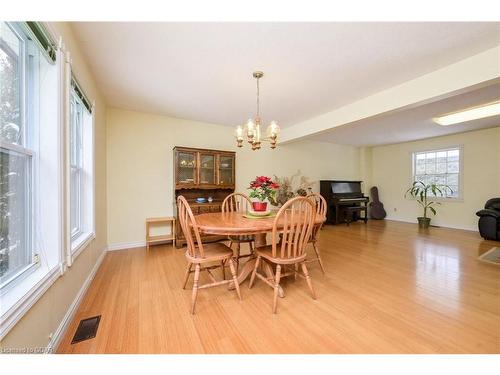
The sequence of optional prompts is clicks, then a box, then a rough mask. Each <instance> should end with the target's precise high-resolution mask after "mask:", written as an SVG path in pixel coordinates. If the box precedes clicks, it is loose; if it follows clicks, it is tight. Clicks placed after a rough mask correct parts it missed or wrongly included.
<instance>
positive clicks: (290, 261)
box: [249, 197, 316, 313]
mask: <svg viewBox="0 0 500 375" xmlns="http://www.w3.org/2000/svg"><path fill="white" fill-rule="evenodd" d="M315 218H316V208H315V206H314V204H313V202H312V200H311V199H309V198H307V197H297V198H293V199H290V200H289V201H288V202H286V203H285V204H284V205H283V207H281V209H280V210H279V211H278V214H277V215H276V218H275V219H274V225H273V231H272V244H271V245H268V246H264V247H258V248H256V249H255V252H256V253H257V261H256V262H255V267H254V270H253V272H252V277H251V278H250V284H249V288H251V287H252V286H253V283H254V281H255V277H256V276H257V277H258V278H259V279H261V280H262V281H264V282H265V283H267V284H268V285H270V286H271V287H272V288H274V298H273V313H276V310H277V307H278V292H279V285H280V280H281V278H282V277H285V276H291V275H296V274H297V273H298V271H297V270H296V269H295V265H300V266H301V267H302V273H303V274H299V275H300V276H303V277H304V278H305V279H306V281H307V285H308V287H309V290H310V291H311V295H312V297H313V299H316V294H315V292H314V289H313V286H312V282H311V277H310V276H309V272H308V271H307V266H306V262H305V260H306V256H307V253H306V251H305V250H306V245H307V243H308V242H309V238H310V236H311V233H312V231H313V228H314V221H315ZM280 227H281V228H282V229H279V228H280ZM280 233H282V238H281V239H280V236H279V235H280ZM262 260H263V261H267V262H269V263H272V264H275V265H276V274H275V276H274V279H273V278H272V277H271V278H267V277H266V276H264V275H261V274H260V273H259V272H258V267H259V264H260V262H261V261H262ZM282 267H283V268H284V271H285V272H283V273H282V272H281V269H282ZM287 267H290V268H291V271H290V272H286V268H287Z"/></svg>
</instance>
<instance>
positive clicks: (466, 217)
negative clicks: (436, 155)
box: [371, 127, 500, 230]
mask: <svg viewBox="0 0 500 375" xmlns="http://www.w3.org/2000/svg"><path fill="white" fill-rule="evenodd" d="M456 145H462V146H463V200H462V201H457V202H443V204H442V205H441V206H439V207H438V214H437V216H435V217H433V218H432V221H433V222H434V224H436V225H442V226H449V227H454V228H462V229H471V230H477V217H476V215H475V213H476V211H477V210H479V209H480V208H482V207H483V205H484V203H485V201H486V200H487V199H489V198H492V197H494V196H496V197H498V196H500V127H497V128H492V129H485V130H478V131H474V132H467V133H461V134H454V135H450V136H444V137H437V138H430V139H426V140H422V141H416V142H406V143H399V144H395V145H389V146H381V147H374V148H373V149H372V168H371V170H372V182H373V184H374V185H377V186H378V188H379V193H380V200H381V201H382V203H384V206H385V209H386V211H387V215H388V218H390V219H395V220H404V221H412V222H415V221H416V219H415V218H416V217H417V216H421V212H420V209H419V206H418V204H417V203H416V202H415V201H413V200H410V199H405V198H404V197H403V195H404V192H405V190H406V189H407V188H408V187H409V185H410V180H411V176H410V175H411V162H410V157H411V156H410V155H411V152H413V151H418V150H428V149H439V148H446V147H450V146H456ZM395 210H396V211H395Z"/></svg>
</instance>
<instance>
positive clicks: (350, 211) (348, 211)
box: [343, 206, 368, 225]
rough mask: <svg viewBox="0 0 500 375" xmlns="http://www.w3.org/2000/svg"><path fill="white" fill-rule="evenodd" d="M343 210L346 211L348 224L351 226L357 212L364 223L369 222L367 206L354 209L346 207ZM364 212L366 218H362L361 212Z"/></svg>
mask: <svg viewBox="0 0 500 375" xmlns="http://www.w3.org/2000/svg"><path fill="white" fill-rule="evenodd" d="M343 210H345V213H346V215H345V216H346V224H347V225H349V224H350V223H351V222H352V221H353V218H354V213H355V212H356V213H357V214H358V215H359V218H360V219H363V221H364V222H365V224H366V222H367V221H368V212H367V210H366V206H354V207H345V208H344V209H343ZM362 211H364V213H365V214H364V217H361V212H362Z"/></svg>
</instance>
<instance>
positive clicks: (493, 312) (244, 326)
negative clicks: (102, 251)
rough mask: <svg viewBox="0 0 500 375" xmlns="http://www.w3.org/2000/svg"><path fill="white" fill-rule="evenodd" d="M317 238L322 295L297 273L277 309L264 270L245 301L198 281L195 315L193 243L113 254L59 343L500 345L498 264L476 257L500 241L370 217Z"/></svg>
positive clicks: (140, 348)
mask: <svg viewBox="0 0 500 375" xmlns="http://www.w3.org/2000/svg"><path fill="white" fill-rule="evenodd" d="M319 245H320V249H321V255H322V258H323V261H324V264H325V268H326V275H325V276H323V275H322V273H321V270H320V268H319V265H318V264H314V263H310V265H309V270H310V273H311V277H312V281H313V284H314V287H315V289H316V294H317V297H318V299H317V300H313V299H312V298H311V297H310V295H309V291H308V289H307V285H306V282H305V280H303V279H301V278H298V279H297V281H293V277H292V278H288V281H284V282H283V287H284V290H285V293H286V296H285V298H284V299H282V300H280V301H279V310H278V314H276V315H273V314H272V313H271V303H272V296H273V291H272V289H270V288H269V286H267V285H265V283H263V282H262V281H260V280H257V281H256V283H255V285H254V287H253V288H252V289H251V290H249V289H248V281H246V282H244V283H243V284H242V288H241V292H242V298H243V300H242V301H239V300H238V298H237V297H236V293H235V292H234V291H228V290H227V288H226V287H220V288H211V289H204V290H201V291H200V293H199V295H198V303H197V312H196V315H194V316H192V315H191V314H190V313H189V306H190V300H191V290H182V289H181V286H182V282H183V275H184V270H185V265H186V261H185V259H184V250H182V249H181V250H176V249H173V248H172V247H171V246H168V245H165V246H155V247H151V250H150V253H146V251H145V249H132V250H123V251H114V252H109V253H108V254H107V255H106V258H105V259H104V261H103V264H102V266H101V268H100V269H99V271H98V273H97V275H96V277H95V279H94V281H93V283H92V285H91V287H90V288H89V290H88V292H87V295H86V296H85V298H84V300H83V302H82V304H81V305H80V307H79V310H78V312H77V313H76V315H75V318H74V321H73V322H72V324H71V325H70V327H69V329H68V331H67V332H66V335H65V337H64V338H63V340H62V342H61V345H60V346H59V350H58V352H60V353H500V267H497V266H495V265H489V264H485V263H482V262H479V261H478V260H477V256H478V255H479V254H481V253H483V252H485V251H487V250H489V249H490V248H491V247H493V246H498V242H492V241H484V240H482V239H481V238H480V237H479V234H477V233H474V232H467V231H461V230H453V229H445V228H431V229H430V230H429V231H424V232H419V230H418V229H417V226H416V224H407V223H400V222H392V221H370V222H368V224H367V225H366V226H365V224H363V223H354V224H351V226H349V227H347V226H344V225H341V226H326V227H325V228H324V230H322V232H321V236H320V240H319ZM311 251H312V249H311ZM205 281H206V279H205ZM191 282H192V280H190V283H189V284H188V288H190V287H191ZM99 314H101V315H102V318H101V322H100V326H99V330H98V333H97V336H96V338H94V339H91V340H88V341H84V342H81V343H78V344H75V345H71V344H70V342H71V338H72V337H73V335H74V332H75V330H76V327H77V325H78V322H79V321H80V320H81V319H84V318H87V317H91V316H94V315H99Z"/></svg>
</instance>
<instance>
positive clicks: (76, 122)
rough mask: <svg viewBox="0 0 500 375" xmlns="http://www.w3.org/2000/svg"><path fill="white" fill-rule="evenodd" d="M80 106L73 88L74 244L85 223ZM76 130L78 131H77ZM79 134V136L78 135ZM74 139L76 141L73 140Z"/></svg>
mask: <svg viewBox="0 0 500 375" xmlns="http://www.w3.org/2000/svg"><path fill="white" fill-rule="evenodd" d="M79 106H82V107H83V102H82V101H81V99H80V98H79V97H78V95H77V94H76V92H75V90H74V88H73V87H72V88H71V89H70V113H72V115H70V145H69V147H70V158H69V168H70V172H69V173H70V236H71V242H72V243H73V242H74V241H76V240H77V239H78V237H79V236H81V235H82V234H83V233H84V230H83V228H82V226H83V222H84V217H83V214H84V212H83V205H82V199H83V190H84V186H83V185H84V183H83V182H84V181H83V176H82V175H83V173H84V165H83V152H84V149H83V112H82V108H79V109H78V110H77V108H78V107H79ZM77 117H78V119H77ZM75 128H76V129H75ZM77 133H78V134H77ZM73 137H74V139H73ZM72 145H74V146H75V147H76V148H77V149H76V152H75V157H74V159H75V160H74V162H73V150H72V149H71V147H72ZM73 170H75V171H76V172H77V173H76V175H77V181H78V183H77V189H76V198H75V200H76V203H77V208H76V211H77V215H76V216H75V217H76V219H77V225H76V226H75V227H72V226H71V216H72V215H71V209H72V207H73V206H72V202H71V182H72V180H71V176H72V174H73Z"/></svg>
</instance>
